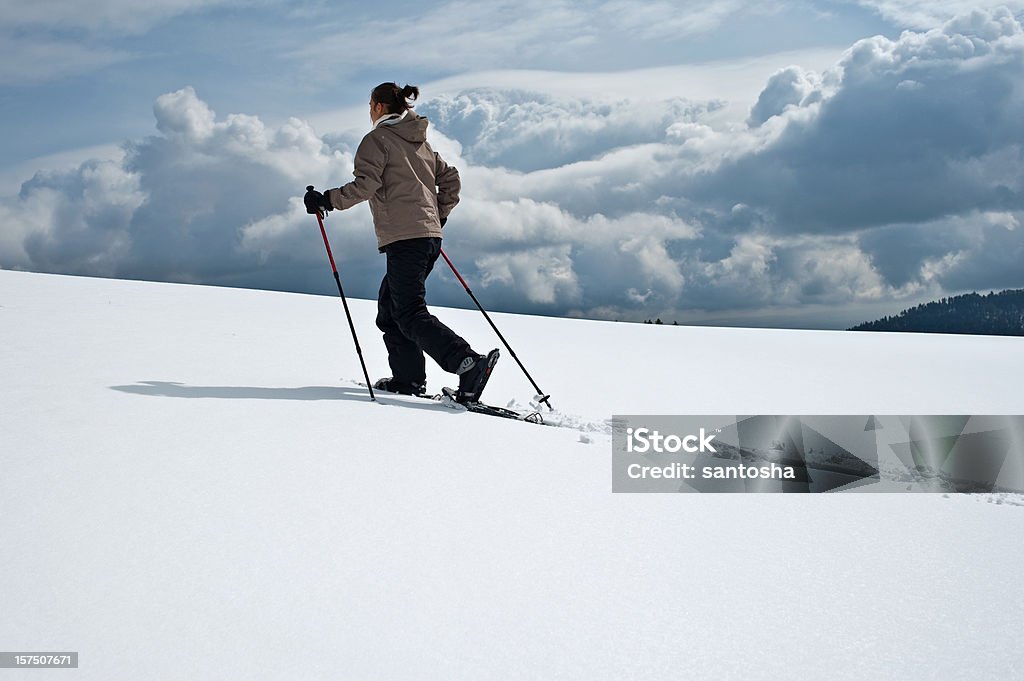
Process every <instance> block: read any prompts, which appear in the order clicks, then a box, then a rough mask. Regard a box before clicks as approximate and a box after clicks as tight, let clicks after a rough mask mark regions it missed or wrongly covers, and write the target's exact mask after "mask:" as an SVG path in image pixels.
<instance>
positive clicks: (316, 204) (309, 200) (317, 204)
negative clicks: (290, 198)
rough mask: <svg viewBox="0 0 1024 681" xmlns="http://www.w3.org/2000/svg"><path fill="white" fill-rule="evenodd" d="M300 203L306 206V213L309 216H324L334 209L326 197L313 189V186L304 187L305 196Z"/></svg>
mask: <svg viewBox="0 0 1024 681" xmlns="http://www.w3.org/2000/svg"><path fill="white" fill-rule="evenodd" d="M302 202H303V203H304V204H306V212H307V213H309V214H310V215H316V214H317V213H324V214H326V213H329V212H330V211H331V209H332V208H334V206H332V205H331V202H330V201H328V200H327V197H326V196H324V195H323V194H321V193H320V192H318V191H317V190H315V189H313V185H309V186H308V187H306V195H305V196H303V197H302Z"/></svg>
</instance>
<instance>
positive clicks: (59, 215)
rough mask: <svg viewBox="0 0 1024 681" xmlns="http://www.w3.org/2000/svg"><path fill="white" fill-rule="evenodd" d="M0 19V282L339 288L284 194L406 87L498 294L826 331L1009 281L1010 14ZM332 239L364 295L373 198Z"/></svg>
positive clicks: (177, 14)
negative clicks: (374, 96)
mask: <svg viewBox="0 0 1024 681" xmlns="http://www.w3.org/2000/svg"><path fill="white" fill-rule="evenodd" d="M0 9H2V11H0V55H2V57H3V58H2V59H0V125H2V126H3V130H4V135H3V136H2V138H0V149H2V154H0V267H3V268H9V269H25V270H32V271H42V272H59V273H68V274H87V275H96V276H113V277H123V278H134V279H149V280H162V281H180V282H199V283H211V284H218V285H230V286H246V287H258V288H270V289H281V290H290V291H306V292H317V293H326V294H330V293H332V291H333V288H334V282H333V280H332V278H331V275H330V272H329V268H328V266H327V263H326V258H325V255H324V254H323V252H322V251H323V244H322V242H321V241H320V238H319V233H318V230H317V227H316V221H315V220H314V219H313V218H312V217H310V216H308V215H306V214H305V213H304V211H303V209H302V205H301V195H302V192H303V188H304V187H305V185H306V184H310V183H312V184H316V185H318V186H320V187H323V186H338V185H339V184H341V183H343V182H346V181H348V180H349V179H351V171H352V152H353V150H354V148H355V145H356V144H358V141H359V140H360V138H361V137H362V135H363V134H365V133H366V131H367V130H368V127H369V119H368V116H367V106H366V102H367V99H368V94H369V91H370V89H372V87H373V86H374V85H376V84H377V83H379V82H382V81H387V80H395V81H398V82H399V83H400V84H404V83H412V84H416V85H419V86H420V88H421V90H422V94H423V97H422V99H421V101H420V103H419V104H418V105H417V107H416V109H417V111H419V112H420V113H421V114H423V115H426V116H427V117H428V118H429V119H430V120H431V123H432V127H431V133H430V134H431V139H432V143H433V144H434V147H435V149H437V150H438V151H440V152H441V153H442V154H443V155H444V156H445V157H446V158H447V159H448V160H449V162H451V163H454V164H455V165H456V166H458V167H459V169H460V171H461V173H462V177H463V200H462V203H461V204H460V205H459V206H458V208H457V209H456V211H455V212H454V213H453V215H452V217H451V219H450V220H449V222H448V225H447V226H446V228H445V233H446V238H445V248H446V251H447V252H448V253H449V255H450V256H451V257H452V259H453V260H454V261H455V262H456V264H457V265H459V267H460V269H461V270H462V272H463V274H464V275H466V276H467V278H469V279H470V280H471V281H472V282H474V290H475V291H476V292H477V294H478V295H479V296H480V297H481V299H483V301H484V302H485V303H486V304H488V306H489V307H492V308H493V309H497V310H507V311H521V312H532V313H538V314H550V315H570V316H583V317H593V318H606V319H625V320H643V319H646V318H654V317H659V316H660V317H661V318H662V319H664V320H666V321H669V320H678V321H679V322H680V323H685V322H690V323H714V324H729V325H749V326H793V327H805V328H845V327H847V326H851V325H853V324H855V323H858V322H860V321H865V320H868V319H874V318H876V317H879V316H882V315H884V314H891V313H894V312H897V311H899V310H900V309H903V308H905V307H909V306H912V305H914V304H917V303H918V302H922V301H925V300H931V299H934V298H937V297H942V296H944V295H952V294H956V293H960V292H965V291H971V290H978V291H987V290H992V289H995V290H999V289H1003V288H1019V287H1024V228H1022V222H1024V29H1022V27H1021V22H1022V20H1024V0H1013V1H1012V2H1009V3H1007V2H1003V3H991V4H989V3H986V2H985V0H978V1H977V2H970V1H968V0H938V1H936V0H931V1H928V2H924V1H918V0H861V1H859V2H854V1H852V0H851V1H849V2H840V1H831V2H826V1H810V0H807V1H802V0H759V1H758V2H753V1H750V0H718V1H716V2H672V3H670V2H644V3H632V2H620V1H615V0H609V1H606V2H557V1H546V2H530V1H526V2H523V1H520V2H516V3H488V2H462V1H459V2H448V3H422V2H417V3H395V2H377V3H351V4H350V3H328V2H288V3H285V2H277V1H275V0H265V1H263V2H242V1H234V0H151V1H149V2H147V3H135V2H131V3H130V2H127V1H126V0H93V1H91V2H88V3H82V2H75V1H72V0H49V1H47V2H39V3H33V4H26V3H23V2H15V1H14V0H0ZM328 226H329V230H330V233H331V237H332V245H333V247H334V251H335V253H336V255H337V256H338V260H339V267H340V269H341V271H342V276H343V279H344V282H345V288H346V292H347V293H350V294H351V295H354V296H359V297H370V298H372V297H374V296H375V295H376V290H377V286H378V284H379V279H380V276H381V273H382V271H383V257H382V256H379V255H378V254H377V251H376V248H375V247H374V243H375V242H374V237H373V230H372V225H371V222H370V217H369V211H368V209H367V208H366V206H360V207H357V208H355V209H353V210H350V211H345V212H343V213H332V214H331V216H330V217H329V219H328ZM429 300H430V302H432V303H434V304H445V305H459V306H465V305H466V304H467V303H468V302H469V301H468V300H467V299H466V296H465V293H464V292H463V291H462V289H461V288H460V287H459V286H458V285H457V284H456V283H455V282H454V279H453V277H452V276H451V275H450V274H448V273H446V272H442V271H440V270H439V271H438V274H436V275H434V277H433V279H432V283H431V286H430V298H429Z"/></svg>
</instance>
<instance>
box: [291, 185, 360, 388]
mask: <svg viewBox="0 0 1024 681" xmlns="http://www.w3.org/2000/svg"><path fill="white" fill-rule="evenodd" d="M306 191H307V192H311V191H313V185H309V186H308V187H306ZM316 221H317V224H319V225H320V234H321V236H323V238H324V246H326V247H327V258H328V259H329V260H330V261H331V269H332V270H333V271H334V281H335V282H336V283H337V284H338V294H339V295H340V296H341V304H342V305H343V306H345V316H346V317H348V328H349V329H351V330H352V341H353V342H354V343H355V344H356V354H357V355H359V363H360V364H361V365H363V378H365V379H366V389H367V390H369V391H370V400H372V401H374V402H376V401H377V398H376V397H374V396H373V386H372V385H371V384H370V374H369V373H367V371H366V362H364V361H363V350H362V348H360V347H359V338H358V337H357V336H356V326H355V324H353V323H352V313H351V312H349V310H348V301H347V300H345V290H344V289H342V288H341V277H340V276H339V275H338V266H337V265H335V264H334V254H333V253H331V242H329V241H328V240H327V230H325V229H324V218H323V215H321V213H320V211H317V212H316Z"/></svg>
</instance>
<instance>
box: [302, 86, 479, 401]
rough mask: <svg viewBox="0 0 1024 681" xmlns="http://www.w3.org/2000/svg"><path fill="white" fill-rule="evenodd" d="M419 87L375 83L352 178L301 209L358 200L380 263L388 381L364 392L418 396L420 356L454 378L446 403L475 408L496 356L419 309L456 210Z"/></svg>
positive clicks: (454, 180)
mask: <svg viewBox="0 0 1024 681" xmlns="http://www.w3.org/2000/svg"><path fill="white" fill-rule="evenodd" d="M417 97H419V88H417V87H415V86H411V85H406V86H405V87H399V86H398V85H397V84H395V83H381V84H380V85H378V86H377V87H375V88H374V89H373V92H372V93H371V94H370V121H371V122H372V123H373V128H372V129H371V130H370V132H368V133H367V134H366V136H365V137H363V140H362V142H360V143H359V147H358V148H357V149H356V154H355V164H354V165H355V170H354V171H353V175H355V178H356V179H355V180H353V181H352V182H349V183H348V184H345V185H342V186H341V187H338V188H337V189H328V190H327V191H326V192H325V193H323V194H321V193H320V192H318V191H315V190H310V191H307V192H306V196H305V204H306V211H307V212H309V213H317V212H322V213H325V214H326V213H327V212H329V211H331V210H345V209H347V208H351V207H352V206H355V205H356V204H358V203H361V202H363V201H367V200H368V201H369V202H370V213H371V214H372V216H373V226H374V230H375V231H376V233H377V247H378V250H379V251H380V252H381V253H384V254H385V255H386V256H387V273H386V274H385V275H384V279H383V281H381V284H380V292H379V294H378V297H377V328H379V329H380V330H381V331H382V332H384V345H385V346H386V347H387V350H388V364H389V365H390V366H391V371H392V374H393V375H392V376H391V377H389V378H382V379H380V380H379V381H377V382H376V383H375V384H374V386H373V387H374V388H375V389H378V390H384V391H389V392H396V393H403V394H408V395H423V394H425V393H426V383H427V376H426V365H425V361H424V357H423V353H426V354H428V355H430V357H431V359H433V360H434V361H435V362H437V364H438V365H439V366H440V367H441V368H442V369H444V370H445V371H448V372H450V373H453V374H457V375H458V376H459V389H458V391H457V392H456V399H457V400H458V401H459V402H463V403H470V402H477V401H479V400H480V394H481V393H482V392H483V389H484V386H485V385H486V383H487V379H488V378H489V377H490V374H491V370H492V369H493V368H494V364H495V363H496V362H497V360H498V350H497V349H494V350H491V351H490V352H489V353H488V354H487V355H481V354H479V353H477V352H475V351H474V350H473V349H472V348H471V347H470V345H469V343H468V342H466V340H465V339H463V338H462V337H461V336H459V335H458V334H456V333H455V332H454V331H452V330H451V329H450V328H448V327H447V326H445V325H444V324H442V323H441V321H440V320H438V319H437V317H435V316H434V315H432V314H430V312H429V311H428V310H427V303H426V279H427V275H429V274H430V271H431V269H433V267H434V262H435V261H436V260H437V257H438V255H439V254H440V252H441V228H442V227H444V225H445V222H447V220H448V215H449V214H450V213H451V211H452V209H453V208H454V207H455V205H456V204H457V203H458V202H459V189H460V188H461V183H460V181H459V171H458V170H456V168H455V167H454V166H450V165H448V164H447V163H445V161H444V159H442V158H441V156H440V154H438V153H437V152H436V151H434V150H433V149H432V148H431V147H430V144H429V143H428V142H427V119H426V118H424V117H422V116H419V115H417V114H416V112H414V111H413V110H412V109H411V105H410V103H409V100H410V99H412V100H415V99H416V98H417Z"/></svg>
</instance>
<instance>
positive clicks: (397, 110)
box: [370, 83, 420, 123]
mask: <svg viewBox="0 0 1024 681" xmlns="http://www.w3.org/2000/svg"><path fill="white" fill-rule="evenodd" d="M419 96H420V89H419V88H418V87H416V86H415V85H406V86H405V87H398V85H397V84H396V83H381V84H380V85H378V86H377V87H375V88H373V92H371V93H370V121H371V122H373V123H376V122H377V120H378V119H380V117H381V116H386V115H388V114H403V113H405V112H406V111H408V110H409V108H410V107H411V106H412V105H411V104H409V100H410V99H411V100H415V99H416V98H417V97H419Z"/></svg>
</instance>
